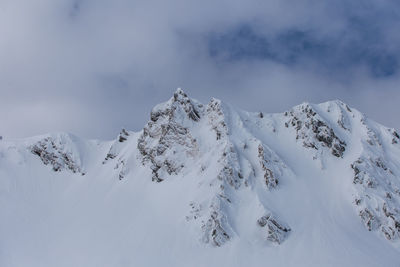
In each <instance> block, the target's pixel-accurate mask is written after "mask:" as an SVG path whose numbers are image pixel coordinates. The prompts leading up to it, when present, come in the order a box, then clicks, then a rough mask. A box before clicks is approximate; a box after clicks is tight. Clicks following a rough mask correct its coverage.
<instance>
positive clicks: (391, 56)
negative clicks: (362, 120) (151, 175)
mask: <svg viewBox="0 0 400 267" xmlns="http://www.w3.org/2000/svg"><path fill="white" fill-rule="evenodd" d="M397 10H400V9H399V4H398V3H397V2H395V1H388V0H386V1H371V0H367V1H344V0H341V1H333V0H332V1H311V0H309V1H307V0H303V1H289V0H286V1H282V0H279V1H278V0H270V1H261V0H247V1H244V0H234V1H231V0H230V1H228V0H224V1H217V2H215V1H209V0H205V1H201V2H199V1H183V0H173V1H168V2H166V1H131V0H130V1H129V0H115V1H105V0H96V1H95V0H63V1H51V0H39V1H34V2H32V1H26V0H12V1H11V0H5V1H2V3H0V94H1V100H0V114H2V117H3V119H2V120H1V123H0V134H3V135H6V136H12V137H22V136H30V135H34V134H41V133H45V132H51V131H68V132H73V133H76V134H78V135H82V136H85V137H91V138H113V137H114V136H115V135H116V134H117V133H118V132H119V130H120V128H121V127H127V128H129V129H132V130H139V129H141V127H142V126H143V124H144V123H145V122H146V121H147V119H148V113H149V111H150V109H151V108H152V106H154V105H155V104H157V103H159V102H161V101H165V100H167V99H168V98H169V97H170V96H171V95H172V92H173V91H174V90H175V88H176V87H183V88H186V90H187V91H188V93H189V94H190V95H191V96H193V97H195V98H197V99H199V100H201V101H203V102H206V101H208V99H209V98H210V97H212V96H214V97H218V98H221V99H223V100H225V101H227V102H230V103H231V104H233V105H235V106H237V107H239V108H243V109H247V110H254V111H255V110H264V111H267V112H279V111H283V110H285V109H287V108H289V107H291V106H292V105H295V104H298V103H300V102H302V101H311V102H321V101H326V100H330V99H336V98H339V99H342V100H343V101H345V102H348V103H349V104H350V105H352V106H354V107H356V108H358V109H360V110H361V111H363V112H366V113H367V114H368V115H369V116H371V117H372V118H374V119H376V120H377V121H379V122H381V123H384V124H387V125H389V126H394V127H397V128H400V119H399V118H396V117H395V116H394V114H395V112H396V107H397V103H398V100H399V98H400V92H399V90H398V88H397V84H399V83H398V82H399V62H400V61H399V60H400V50H399V47H400V38H399V35H398V34H397V30H396V29H398V27H399V26H400V25H399V11H397Z"/></svg>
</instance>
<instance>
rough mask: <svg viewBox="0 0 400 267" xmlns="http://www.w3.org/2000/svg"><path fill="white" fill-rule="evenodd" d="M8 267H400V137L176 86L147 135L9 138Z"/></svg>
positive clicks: (361, 121)
mask: <svg viewBox="0 0 400 267" xmlns="http://www.w3.org/2000/svg"><path fill="white" fill-rule="evenodd" d="M0 213H1V220H0V266H400V137H399V134H398V133H397V132H396V131H395V130H394V129H389V128H386V127H384V126H382V125H380V124H378V123H376V122H374V121H371V120H369V119H368V118H366V117H365V115H363V114H362V113H360V112H359V111H357V110H355V109H352V108H350V107H348V106H347V105H346V104H344V103H343V102H340V101H330V102H326V103H322V104H318V105H315V104H310V103H303V104H301V105H298V106H296V107H294V108H292V109H291V110H289V111H287V112H285V113H279V114H265V113H251V112H245V111H241V110H238V109H235V108H233V107H231V106H230V105H227V104H225V103H223V102H221V101H220V100H217V99H211V101H210V102H209V103H208V104H202V103H199V102H198V101H196V100H194V99H191V98H189V97H188V96H187V95H186V94H185V93H184V92H183V91H182V90H181V89H178V90H177V91H176V92H175V93H174V95H173V97H172V98H171V99H169V100H168V101H167V102H165V103H162V104H159V105H157V106H155V107H154V108H153V110H152V111H151V114H150V120H149V122H148V123H147V124H146V125H145V127H144V128H143V130H142V131H140V132H131V131H127V130H125V129H123V130H122V131H121V133H120V134H119V135H118V137H117V138H116V140H113V141H107V142H105V141H95V140H89V141H88V140H82V139H80V138H78V137H76V136H74V135H71V134H66V133H56V134H47V135H43V136H37V137H32V138H27V139H18V140H11V139H7V138H4V139H3V140H0Z"/></svg>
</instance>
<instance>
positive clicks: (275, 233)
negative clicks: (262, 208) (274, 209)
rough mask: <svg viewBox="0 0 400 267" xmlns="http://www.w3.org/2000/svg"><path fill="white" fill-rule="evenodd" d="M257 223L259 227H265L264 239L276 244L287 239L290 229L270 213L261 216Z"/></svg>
mask: <svg viewBox="0 0 400 267" xmlns="http://www.w3.org/2000/svg"><path fill="white" fill-rule="evenodd" d="M257 223H258V225H259V226H260V227H262V228H265V229H266V233H267V236H266V239H267V240H268V241H270V242H272V243H274V244H278V245H279V244H281V243H282V242H283V241H285V240H286V239H287V237H288V236H289V233H290V231H291V229H290V227H289V226H288V225H286V224H285V223H283V222H282V221H280V220H278V218H277V217H276V216H274V215H272V214H268V215H264V216H262V217H261V218H260V219H258V221H257Z"/></svg>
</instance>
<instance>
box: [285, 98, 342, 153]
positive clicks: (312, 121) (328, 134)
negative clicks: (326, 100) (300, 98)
mask: <svg viewBox="0 0 400 267" xmlns="http://www.w3.org/2000/svg"><path fill="white" fill-rule="evenodd" d="M284 115H285V117H288V120H287V121H286V122H285V126H286V127H287V128H289V127H291V128H294V129H295V130H296V140H302V142H303V146H304V147H306V148H311V149H315V150H322V149H329V151H330V152H331V154H332V155H334V156H335V157H338V158H340V157H343V153H344V151H345V150H346V143H345V142H344V141H342V140H341V139H340V138H339V137H338V136H337V135H336V133H335V132H334V130H333V129H332V128H331V127H330V126H329V124H328V123H327V122H326V121H325V120H324V119H323V118H322V117H321V116H320V115H319V114H318V113H317V112H316V111H315V110H314V109H313V107H312V106H311V105H310V104H302V105H300V106H297V107H295V108H293V109H292V110H291V111H289V112H285V114H284Z"/></svg>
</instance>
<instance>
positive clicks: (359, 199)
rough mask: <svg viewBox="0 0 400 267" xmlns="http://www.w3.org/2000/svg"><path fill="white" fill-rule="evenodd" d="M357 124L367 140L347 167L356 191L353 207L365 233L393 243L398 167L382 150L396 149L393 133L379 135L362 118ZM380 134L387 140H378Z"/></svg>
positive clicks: (399, 214) (398, 220)
mask: <svg viewBox="0 0 400 267" xmlns="http://www.w3.org/2000/svg"><path fill="white" fill-rule="evenodd" d="M361 123H362V125H363V126H364V131H365V133H366V136H367V138H366V140H365V141H364V142H362V147H363V152H362V153H361V155H360V157H359V158H358V159H357V160H356V161H354V162H353V163H352V164H351V168H352V169H353V172H354V177H353V184H354V186H355V189H356V194H355V199H354V204H355V205H356V208H357V211H358V213H359V216H360V217H361V220H362V221H363V223H364V225H365V227H366V228H367V229H368V230H369V231H374V230H378V231H380V232H381V233H382V234H383V236H384V237H385V238H386V239H388V240H397V239H399V238H400V179H399V177H400V176H399V172H398V167H397V166H398V163H397V162H393V161H392V160H390V159H388V158H387V155H386V153H385V147H390V146H398V144H397V142H393V139H394V138H396V136H395V135H396V134H395V133H396V132H395V131H394V130H392V129H385V131H384V132H383V133H382V132H380V131H379V130H378V129H376V128H375V129H374V127H371V126H367V124H368V123H367V122H366V119H365V118H362V120H361ZM383 134H385V135H387V139H383V138H379V137H378V136H382V135H383ZM384 140H387V141H386V142H385V141H384ZM395 140H396V139H395ZM385 143H386V144H385Z"/></svg>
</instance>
